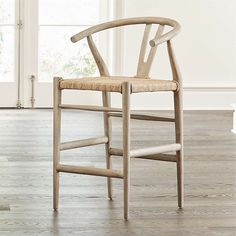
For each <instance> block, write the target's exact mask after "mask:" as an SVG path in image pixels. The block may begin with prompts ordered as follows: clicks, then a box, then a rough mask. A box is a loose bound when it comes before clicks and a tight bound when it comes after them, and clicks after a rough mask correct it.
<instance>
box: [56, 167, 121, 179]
mask: <svg viewBox="0 0 236 236" xmlns="http://www.w3.org/2000/svg"><path fill="white" fill-rule="evenodd" d="M56 170H57V171H58V172H65V173H74V174H82V175H95V176H104V177H111V178H123V174H122V172H121V171H117V170H111V169H102V168H95V167H85V166H71V165H60V164H59V165H57V167H56Z"/></svg>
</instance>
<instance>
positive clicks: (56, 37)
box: [38, 0, 100, 82]
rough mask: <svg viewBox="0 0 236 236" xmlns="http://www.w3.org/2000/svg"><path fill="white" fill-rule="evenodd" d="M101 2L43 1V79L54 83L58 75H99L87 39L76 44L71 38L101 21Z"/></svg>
mask: <svg viewBox="0 0 236 236" xmlns="http://www.w3.org/2000/svg"><path fill="white" fill-rule="evenodd" d="M99 2H100V1H99V0H80V1H78V0H60V1H58V0H39V47H38V54H39V55H38V57H39V63H38V67H39V69H38V71H39V73H38V74H39V76H38V79H39V81H40V82H51V81H52V78H53V76H56V75H60V76H63V77H67V78H72V77H83V76H93V75H95V74H97V67H96V65H95V62H94V59H93V57H92V55H91V53H90V50H89V48H88V46H87V42H86V41H83V42H82V43H79V44H73V43H71V42H70V37H71V36H72V35H74V34H76V33H78V32H80V31H82V30H83V29H85V28H88V27H90V26H92V25H95V24H97V23H98V20H99V7H100V6H99ZM65 9H66V10H65ZM48 12H50V14H48Z"/></svg>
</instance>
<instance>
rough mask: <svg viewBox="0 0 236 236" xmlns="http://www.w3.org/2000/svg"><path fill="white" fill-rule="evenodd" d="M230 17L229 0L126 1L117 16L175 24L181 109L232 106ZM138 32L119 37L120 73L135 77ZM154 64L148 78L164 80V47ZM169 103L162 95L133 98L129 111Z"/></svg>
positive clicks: (233, 29) (234, 40) (234, 67)
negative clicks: (178, 26) (168, 20)
mask: <svg viewBox="0 0 236 236" xmlns="http://www.w3.org/2000/svg"><path fill="white" fill-rule="evenodd" d="M118 1H119V0H118ZM235 12H236V1H235V0H227V1H223V0H178V1H176V0H164V1H163V0H126V1H123V9H122V17H135V16H163V17H169V18H173V19H176V20H177V21H179V22H180V24H181V25H182V30H181V33H180V34H179V35H178V36H177V37H176V39H175V40H174V44H175V49H176V50H175V51H176V56H177V59H178V61H179V65H180V68H181V71H182V76H183V82H184V108H185V109H231V107H230V104H231V103H235V102H236V16H235ZM142 30H143V27H139V26H138V27H135V28H128V29H125V30H124V32H123V40H124V42H122V45H123V47H121V56H122V64H123V65H122V67H123V68H121V69H122V70H123V72H122V73H123V74H128V75H135V72H136V66H137V58H138V53H139V47H140V43H141V39H142V33H143V32H142ZM156 59H157V60H156V62H155V63H154V65H153V70H152V73H151V75H153V76H154V77H157V78H161V79H165V78H167V79H168V78H170V75H171V73H170V70H169V66H168V63H167V62H168V60H167V54H166V47H165V46H164V45H163V46H161V47H160V50H159V51H158V52H157V56H156ZM171 98H172V96H168V94H163V93H162V94H148V95H135V96H134V99H133V106H134V107H135V108H140V109H141V108H147V109H158V108H162V109H168V108H170V107H171V105H172V100H171ZM116 100H117V99H115V103H116Z"/></svg>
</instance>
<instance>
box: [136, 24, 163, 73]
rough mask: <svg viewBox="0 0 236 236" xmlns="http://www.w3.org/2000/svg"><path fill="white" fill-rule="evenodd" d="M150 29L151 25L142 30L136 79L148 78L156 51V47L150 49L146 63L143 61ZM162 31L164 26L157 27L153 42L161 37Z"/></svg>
mask: <svg viewBox="0 0 236 236" xmlns="http://www.w3.org/2000/svg"><path fill="white" fill-rule="evenodd" d="M151 27H152V25H151V24H147V25H146V27H145V30H144V34H143V40H142V45H141V49H140V54H139V61H138V69H137V77H142V78H148V76H149V72H150V69H151V66H152V62H153V59H154V56H155V54H156V51H157V45H156V46H154V47H152V48H151V49H150V51H149V54H148V57H147V61H146V62H145V61H144V58H145V55H146V49H147V45H148V42H149V34H150V30H151ZM163 31H164V25H159V27H158V30H157V32H156V35H155V38H154V39H153V40H154V41H157V40H158V39H159V38H160V37H161V35H162V33H163Z"/></svg>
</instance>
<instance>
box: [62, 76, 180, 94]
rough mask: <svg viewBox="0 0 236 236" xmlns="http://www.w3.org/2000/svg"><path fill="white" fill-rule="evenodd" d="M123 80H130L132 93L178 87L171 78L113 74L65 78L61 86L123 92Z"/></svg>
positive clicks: (173, 89)
mask: <svg viewBox="0 0 236 236" xmlns="http://www.w3.org/2000/svg"><path fill="white" fill-rule="evenodd" d="M123 82H130V85H131V92H132V93H140V92H156V91H175V90H177V87H178V85H177V83H176V82H175V81H171V80H157V79H140V78H136V77H118V76H112V77H88V78H81V79H65V80H61V81H60V88H61V89H78V90H94V91H106V92H119V93H121V92H122V83H123Z"/></svg>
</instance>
